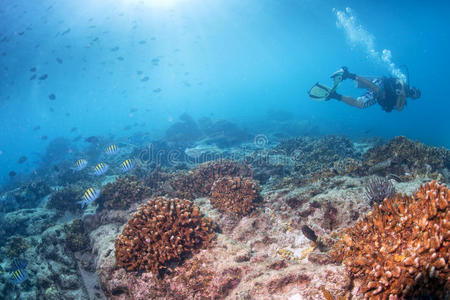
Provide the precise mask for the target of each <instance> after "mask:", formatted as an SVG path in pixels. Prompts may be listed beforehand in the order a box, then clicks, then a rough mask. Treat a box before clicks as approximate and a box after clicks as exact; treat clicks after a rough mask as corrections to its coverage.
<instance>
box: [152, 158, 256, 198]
mask: <svg viewBox="0 0 450 300" xmlns="http://www.w3.org/2000/svg"><path fill="white" fill-rule="evenodd" d="M252 173H253V171H252V169H251V168H250V167H249V166H248V165H245V164H242V163H239V162H236V161H231V160H216V161H209V162H206V163H203V164H201V165H199V166H198V167H196V168H194V169H193V170H190V171H189V172H171V173H170V172H164V171H162V170H161V168H155V169H154V170H153V172H152V173H150V174H149V175H148V176H147V177H146V179H145V185H146V186H148V187H150V189H151V192H152V194H153V195H154V196H168V197H178V198H186V199H191V200H192V199H194V198H196V197H207V196H209V195H210V194H211V188H212V185H213V183H214V181H216V180H217V179H219V178H221V177H224V176H241V177H251V175H252Z"/></svg>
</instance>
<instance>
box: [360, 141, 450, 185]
mask: <svg viewBox="0 0 450 300" xmlns="http://www.w3.org/2000/svg"><path fill="white" fill-rule="evenodd" d="M444 168H447V169H449V168H450V150H448V149H445V148H436V147H430V146H426V145H424V144H422V143H419V142H415V141H412V140H410V139H407V138H406V137H403V136H399V137H396V138H394V139H392V140H390V141H389V142H388V143H387V144H386V145H382V146H375V147H373V148H372V149H369V150H368V151H367V152H366V153H365V154H364V161H363V165H362V167H361V173H362V174H366V175H367V174H377V175H380V176H388V175H390V174H395V175H397V176H399V177H400V178H401V179H403V180H407V179H410V178H412V177H414V176H415V175H416V174H419V175H428V176H434V177H436V174H433V173H436V172H441V170H442V169H444Z"/></svg>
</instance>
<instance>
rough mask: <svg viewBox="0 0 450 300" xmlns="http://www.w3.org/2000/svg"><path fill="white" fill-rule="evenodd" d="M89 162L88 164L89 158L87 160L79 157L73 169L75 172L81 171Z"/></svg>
mask: <svg viewBox="0 0 450 300" xmlns="http://www.w3.org/2000/svg"><path fill="white" fill-rule="evenodd" d="M87 164H88V162H87V160H85V159H83V158H82V159H79V160H77V161H76V162H75V165H74V167H73V168H72V170H73V171H74V172H79V171H81V170H83V169H84V168H86V166H87Z"/></svg>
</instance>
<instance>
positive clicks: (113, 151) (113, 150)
mask: <svg viewBox="0 0 450 300" xmlns="http://www.w3.org/2000/svg"><path fill="white" fill-rule="evenodd" d="M105 152H106V154H108V155H112V154H116V153H117V152H119V147H117V145H115V144H112V145H109V146H108V147H106V149H105Z"/></svg>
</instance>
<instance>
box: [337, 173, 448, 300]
mask: <svg viewBox="0 0 450 300" xmlns="http://www.w3.org/2000/svg"><path fill="white" fill-rule="evenodd" d="M449 203H450V192H449V190H448V189H447V188H446V187H445V186H442V185H439V184H437V183H436V182H435V181H433V182H431V183H428V184H426V185H424V186H421V187H420V189H419V190H418V191H417V192H416V193H415V194H414V195H413V196H404V195H397V196H396V197H394V198H387V199H385V200H384V201H383V202H382V203H381V204H380V205H375V206H374V210H373V212H370V213H369V214H367V215H366V216H364V217H363V218H362V219H360V220H358V222H357V223H356V224H355V225H354V226H353V227H351V228H349V229H347V230H345V232H344V233H343V234H342V236H341V238H340V240H339V242H338V243H336V245H335V246H334V250H333V251H332V255H333V257H334V258H335V259H336V260H337V261H338V262H343V264H344V265H345V266H346V267H347V269H348V270H349V272H350V273H351V276H352V277H354V278H356V279H358V280H360V282H359V283H358V285H360V289H361V291H362V292H363V293H364V294H365V297H369V298H371V297H377V299H388V298H389V299H391V298H392V297H398V298H404V297H412V296H423V295H429V296H434V297H437V298H438V299H444V298H445V296H446V295H447V292H448V291H449V290H450V280H449V278H450V277H449V274H450V264H449V260H450V251H449V250H450V249H449V248H450V210H449Z"/></svg>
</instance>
